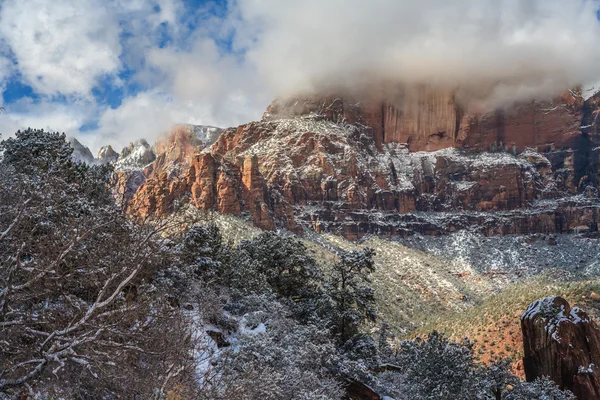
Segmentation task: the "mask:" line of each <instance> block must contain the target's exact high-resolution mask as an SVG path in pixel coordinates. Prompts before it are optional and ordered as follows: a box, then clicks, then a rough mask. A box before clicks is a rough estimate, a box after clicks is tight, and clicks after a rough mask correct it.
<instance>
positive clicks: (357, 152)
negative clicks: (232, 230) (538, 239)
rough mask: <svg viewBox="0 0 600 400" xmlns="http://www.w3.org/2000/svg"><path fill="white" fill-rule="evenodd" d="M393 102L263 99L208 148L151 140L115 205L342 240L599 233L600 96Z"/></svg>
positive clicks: (177, 135) (439, 97) (407, 96)
mask: <svg viewBox="0 0 600 400" xmlns="http://www.w3.org/2000/svg"><path fill="white" fill-rule="evenodd" d="M394 96H395V97H394V98H393V99H392V100H390V99H389V98H386V100H385V101H384V100H382V99H378V98H377V97H376V96H364V97H358V98H357V97H356V96H350V97H346V98H343V97H340V96H321V97H310V98H297V99H292V100H287V101H275V102H273V103H272V104H271V105H270V106H269V108H268V109H267V111H266V112H265V114H264V116H263V119H262V120H261V121H256V122H250V123H248V124H245V125H241V126H239V127H237V128H230V129H227V130H224V131H223V132H222V133H221V134H220V136H218V139H216V141H214V143H213V144H212V146H210V147H205V145H204V144H202V145H198V146H194V145H190V143H193V140H191V139H190V137H189V133H188V134H187V136H186V134H182V133H181V132H179V131H174V132H173V133H172V134H171V135H170V136H167V137H166V138H165V139H163V141H162V142H159V143H157V145H155V146H154V148H155V149H163V152H162V153H160V152H159V155H158V156H157V157H156V159H155V160H154V161H153V162H152V163H150V164H149V165H147V166H145V167H144V168H143V172H142V174H143V176H144V177H145V179H144V180H143V182H142V183H141V184H140V185H139V186H137V187H136V188H135V190H134V192H135V193H134V194H133V195H132V196H130V197H129V198H128V199H127V206H128V211H129V212H130V213H132V214H133V215H136V216H138V217H142V218H144V217H148V216H160V215H162V214H164V213H168V212H170V211H172V210H173V208H174V206H175V205H176V204H181V203H185V202H188V203H190V204H193V205H194V206H196V207H198V208H200V209H204V210H217V211H219V212H223V213H229V214H234V215H247V216H248V217H249V218H251V219H252V220H253V221H254V222H255V223H256V225H257V226H259V227H261V228H264V229H275V228H287V229H289V230H292V231H295V232H301V231H302V230H303V229H306V228H309V229H314V230H316V231H330V232H336V233H341V234H343V235H344V236H346V237H347V238H351V239H353V238H358V237H361V236H362V235H364V234H367V233H379V234H385V235H399V234H403V235H406V234H410V233H411V232H422V233H427V234H441V233H444V232H451V231H453V230H456V229H463V228H465V227H467V228H473V226H476V227H477V229H480V230H481V231H482V232H483V233H486V234H498V233H523V234H525V233H534V232H544V233H552V232H567V231H571V230H591V231H596V230H598V224H599V222H600V219H599V218H600V216H599V215H598V204H597V203H598V201H597V200H598V195H597V190H596V187H597V185H598V183H599V182H598V178H599V174H598V164H599V161H600V147H598V145H599V144H600V143H599V142H600V140H599V138H600V131H599V128H598V126H597V124H596V115H597V113H598V110H599V107H598V103H599V102H600V100H599V98H600V96H596V97H592V98H591V99H588V100H587V101H584V99H583V98H582V97H581V94H580V92H579V91H577V90H572V91H568V92H566V93H565V94H564V95H563V96H562V97H560V98H557V99H554V100H548V101H544V102H535V101H532V102H527V103H518V104H514V105H512V106H510V107H507V108H504V109H503V111H493V112H490V113H477V112H474V111H472V110H473V109H476V107H474V106H472V105H468V104H467V105H466V106H465V105H461V104H459V103H458V101H456V100H455V98H456V95H455V94H454V93H453V92H449V91H442V90H433V89H430V88H426V87H416V88H412V89H410V90H409V89H404V90H399V91H397V93H395V95H394ZM165 143H166V144H165ZM130 152H131V151H130ZM133 153H135V151H133ZM119 162H120V161H117V165H118V164H119ZM129 173H131V172H129ZM132 176H133V175H132ZM136 179H137V181H142V179H141V178H140V177H139V176H136ZM124 180H125V181H127V179H124ZM133 186H135V185H133ZM125 187H127V185H125ZM123 192H127V191H126V190H123ZM130 192H131V190H130V191H128V192H127V193H130ZM473 224H477V225H473Z"/></svg>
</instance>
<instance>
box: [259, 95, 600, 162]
mask: <svg viewBox="0 0 600 400" xmlns="http://www.w3.org/2000/svg"><path fill="white" fill-rule="evenodd" d="M457 92H458V90H457V89H456V88H454V89H448V88H433V87H429V86H425V85H418V86H402V87H394V88H393V90H390V89H389V88H388V89H387V90H381V89H378V90H377V91H375V92H372V93H370V92H369V91H363V92H360V93H359V94H357V93H348V92H342V93H335V94H330V95H326V96H322V95H317V96H314V95H311V96H304V97H296V98H291V99H285V100H276V101H274V102H273V103H272V104H271V105H270V106H269V107H268V109H267V112H266V113H265V114H264V115H263V119H266V120H273V119H278V118H289V117H297V116H302V115H309V114H316V115H321V116H323V117H324V118H327V119H329V120H332V121H334V122H341V121H345V122H348V123H353V124H355V123H359V124H361V125H364V126H366V127H369V129H370V131H371V134H372V135H373V138H374V140H375V142H376V144H377V146H378V148H381V144H383V143H407V145H408V147H409V149H410V150H411V151H435V150H439V149H443V148H448V147H467V148H470V149H474V150H478V151H488V150H491V149H498V148H504V149H508V150H512V149H513V148H514V149H515V150H516V151H523V150H524V149H526V148H528V147H533V148H538V149H539V150H541V151H544V150H545V149H561V148H566V147H568V148H573V147H576V146H578V143H577V142H578V140H579V137H580V134H581V131H580V126H583V125H582V122H583V123H584V124H589V125H590V126H592V125H594V126H595V117H593V122H592V118H590V117H589V116H587V119H588V120H589V121H587V120H585V121H584V114H586V111H587V114H591V113H594V112H596V111H595V110H597V108H598V105H597V104H596V102H597V100H595V99H593V100H591V101H588V102H587V103H586V102H584V98H583V97H582V93H581V90H579V89H572V90H567V91H565V92H564V93H563V94H562V95H561V96H557V97H556V98H553V99H548V100H544V101H530V102H518V103H514V104H513V105H508V106H506V105H505V106H503V107H502V108H499V109H496V110H494V109H492V110H486V111H481V107H480V106H479V104H478V101H479V100H478V99H470V98H468V97H465V96H464V95H463V96H458V95H457ZM588 108H590V110H588ZM587 114H586V115H587ZM594 129H596V128H594ZM594 129H588V130H589V132H593V133H594V134H596V131H595V130H594Z"/></svg>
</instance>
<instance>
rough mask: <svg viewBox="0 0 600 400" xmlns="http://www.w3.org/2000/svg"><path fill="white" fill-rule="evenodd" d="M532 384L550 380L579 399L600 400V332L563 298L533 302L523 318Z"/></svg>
mask: <svg viewBox="0 0 600 400" xmlns="http://www.w3.org/2000/svg"><path fill="white" fill-rule="evenodd" d="M521 328H522V331H523V343H524V350H525V357H524V360H523V362H524V368H525V375H526V378H527V380H528V381H533V380H535V379H536V378H540V377H542V376H548V377H550V379H552V380H553V381H554V382H556V384H558V385H559V386H560V387H561V388H563V389H569V390H571V391H572V392H573V393H574V394H575V395H576V396H577V398H578V399H600V330H599V329H598V326H597V325H596V323H595V322H594V321H593V320H591V319H590V318H589V317H588V315H587V314H586V312H585V311H583V310H581V309H579V308H578V307H573V308H571V307H570V306H569V303H567V301H566V300H565V299H563V298H562V297H547V298H545V299H542V300H537V301H535V302H533V303H532V304H531V305H530V306H529V308H528V309H527V311H526V312H525V314H523V316H522V317H521Z"/></svg>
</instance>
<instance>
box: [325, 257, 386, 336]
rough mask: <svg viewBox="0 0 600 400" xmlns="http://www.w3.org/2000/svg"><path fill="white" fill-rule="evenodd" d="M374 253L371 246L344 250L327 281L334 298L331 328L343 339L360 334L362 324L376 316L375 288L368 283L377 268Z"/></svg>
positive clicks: (332, 298) (330, 294)
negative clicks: (358, 249) (359, 249)
mask: <svg viewBox="0 0 600 400" xmlns="http://www.w3.org/2000/svg"><path fill="white" fill-rule="evenodd" d="M374 255H375V251H374V250H373V249H370V248H365V249H364V250H362V251H352V252H349V253H342V254H341V255H340V261H339V262H337V263H335V264H334V265H333V267H332V271H331V276H330V277H329V279H328V280H327V282H326V286H325V288H326V292H327V294H328V296H329V297H330V298H331V302H332V310H331V317H330V318H331V323H332V328H333V332H334V333H336V334H337V335H339V337H340V341H341V343H344V342H346V341H347V340H348V339H350V338H351V337H353V336H354V335H356V334H358V332H359V328H360V326H361V324H363V323H364V322H366V321H372V322H375V320H376V318H377V310H376V308H375V291H374V290H373V288H372V287H370V286H369V285H370V284H371V274H372V273H373V272H374V271H375V263H374V261H373V257H374Z"/></svg>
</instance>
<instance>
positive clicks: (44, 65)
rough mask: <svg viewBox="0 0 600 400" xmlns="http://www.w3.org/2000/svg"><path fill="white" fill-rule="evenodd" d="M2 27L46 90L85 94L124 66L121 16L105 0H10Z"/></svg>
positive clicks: (23, 67) (29, 76) (24, 67)
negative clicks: (120, 36)
mask: <svg viewBox="0 0 600 400" xmlns="http://www.w3.org/2000/svg"><path fill="white" fill-rule="evenodd" d="M0 33H1V34H2V35H3V36H4V38H5V40H6V42H7V44H8V45H9V46H10V48H11V49H12V52H13V53H14V55H15V57H16V61H17V62H18V65H19V72H20V73H21V74H22V76H23V77H24V78H25V79H26V81H27V83H28V84H29V85H31V86H32V87H33V88H34V89H35V90H36V91H37V92H38V93H40V94H46V95H57V94H63V95H78V96H85V95H88V94H89V92H90V90H91V89H92V87H93V86H94V85H95V82H96V80H97V79H98V78H99V77H101V76H103V75H105V74H110V73H114V72H115V71H117V70H118V69H119V68H120V61H119V54H120V53H121V46H120V43H119V33H120V28H119V21H118V20H117V19H116V18H115V16H114V14H113V13H112V12H111V10H110V9H109V7H108V6H107V5H106V3H105V2H103V1H101V0H83V1H70V0H54V1H46V0H29V1H26V2H24V1H19V0H7V1H5V2H4V3H3V4H2V8H1V11H0Z"/></svg>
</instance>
